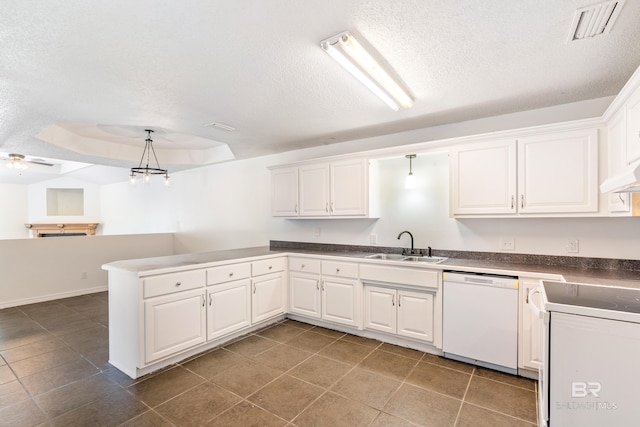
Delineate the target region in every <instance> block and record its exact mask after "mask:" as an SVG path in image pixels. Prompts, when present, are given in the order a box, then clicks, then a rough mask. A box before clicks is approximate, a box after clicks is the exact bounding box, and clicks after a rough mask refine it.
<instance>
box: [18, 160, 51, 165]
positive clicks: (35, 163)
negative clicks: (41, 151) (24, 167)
mask: <svg viewBox="0 0 640 427" xmlns="http://www.w3.org/2000/svg"><path fill="white" fill-rule="evenodd" d="M23 162H25V163H32V164H34V165H42V166H53V163H46V162H45V161H44V160H42V159H33V160H23Z"/></svg>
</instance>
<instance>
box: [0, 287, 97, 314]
mask: <svg viewBox="0 0 640 427" xmlns="http://www.w3.org/2000/svg"><path fill="white" fill-rule="evenodd" d="M108 289H109V287H108V285H104V286H96V287H94V288H84V289H77V290H75V291H69V292H60V293H57V294H49V295H39V296H37V297H33V298H23V299H17V300H13V301H2V302H0V309H3V308H10V307H18V306H21V305H27V304H35V303H39V302H45V301H51V300H55V299H61V298H70V297H77V296H80V295H87V294H95V293H96V292H104V291H106V290H108Z"/></svg>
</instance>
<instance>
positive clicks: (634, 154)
mask: <svg viewBox="0 0 640 427" xmlns="http://www.w3.org/2000/svg"><path fill="white" fill-rule="evenodd" d="M626 111H627V135H626V136H627V138H626V139H627V163H633V162H635V161H637V160H640V87H639V88H637V89H636V91H635V93H634V94H633V95H632V96H631V98H629V101H628V102H627V105H626Z"/></svg>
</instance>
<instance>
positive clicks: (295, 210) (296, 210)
mask: <svg viewBox="0 0 640 427" xmlns="http://www.w3.org/2000/svg"><path fill="white" fill-rule="evenodd" d="M293 211H294V212H295V213H298V204H297V203H296V205H295V206H294V207H293Z"/></svg>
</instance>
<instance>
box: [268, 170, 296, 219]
mask: <svg viewBox="0 0 640 427" xmlns="http://www.w3.org/2000/svg"><path fill="white" fill-rule="evenodd" d="M271 215H272V216H298V168H295V167H294V168H286V169H274V170H273V171H271Z"/></svg>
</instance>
